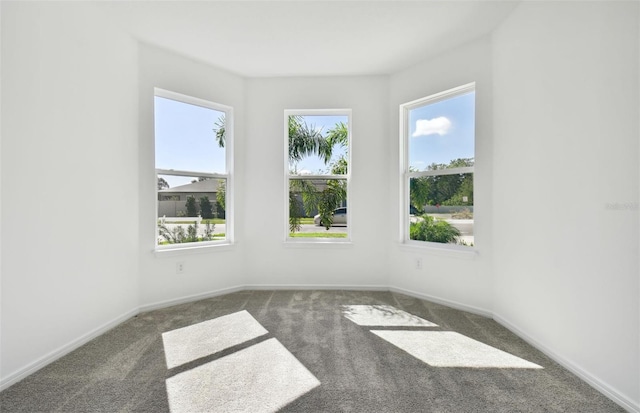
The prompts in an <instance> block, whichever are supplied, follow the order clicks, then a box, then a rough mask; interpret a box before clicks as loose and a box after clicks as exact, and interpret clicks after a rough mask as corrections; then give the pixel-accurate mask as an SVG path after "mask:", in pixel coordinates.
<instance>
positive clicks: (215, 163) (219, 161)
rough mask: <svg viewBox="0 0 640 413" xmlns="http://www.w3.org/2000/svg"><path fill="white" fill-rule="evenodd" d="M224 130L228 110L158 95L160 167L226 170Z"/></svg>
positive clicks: (217, 171) (219, 171) (209, 170)
mask: <svg viewBox="0 0 640 413" xmlns="http://www.w3.org/2000/svg"><path fill="white" fill-rule="evenodd" d="M224 131H225V113H224V112H221V111H217V110H213V109H209V108H205V107H202V106H196V105H191V104H188V103H184V102H179V101H177V100H172V99H167V98H163V97H159V96H156V97H155V137H156V168H158V169H174V170H182V171H197V172H208V173H221V174H222V173H226V164H225V148H224Z"/></svg>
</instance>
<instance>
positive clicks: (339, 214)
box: [313, 207, 347, 226]
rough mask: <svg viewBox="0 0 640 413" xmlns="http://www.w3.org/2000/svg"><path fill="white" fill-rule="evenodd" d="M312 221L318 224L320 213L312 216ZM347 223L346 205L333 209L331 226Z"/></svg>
mask: <svg viewBox="0 0 640 413" xmlns="http://www.w3.org/2000/svg"><path fill="white" fill-rule="evenodd" d="M313 223H314V224H316V225H322V224H320V214H318V215H316V216H315V217H313ZM346 225H347V207H343V208H337V209H335V210H334V211H333V226H346Z"/></svg>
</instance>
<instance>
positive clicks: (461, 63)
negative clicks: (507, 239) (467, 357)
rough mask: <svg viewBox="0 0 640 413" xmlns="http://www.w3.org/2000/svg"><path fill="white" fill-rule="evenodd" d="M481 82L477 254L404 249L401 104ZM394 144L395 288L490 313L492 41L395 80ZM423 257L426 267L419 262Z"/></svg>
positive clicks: (392, 105) (390, 236)
mask: <svg viewBox="0 0 640 413" xmlns="http://www.w3.org/2000/svg"><path fill="white" fill-rule="evenodd" d="M470 82H476V164H475V179H474V187H475V188H474V201H475V202H474V220H475V223H474V236H475V249H476V251H477V254H476V255H475V256H469V255H468V254H465V255H461V254H444V253H442V252H439V251H437V250H427V249H425V248H422V247H420V248H412V247H408V246H405V245H400V242H399V240H400V235H399V230H398V227H399V224H398V221H399V218H398V217H399V216H400V197H401V195H400V181H399V180H398V179H397V178H396V177H397V176H398V171H399V168H400V167H399V161H400V147H399V139H398V135H399V133H398V127H399V126H398V125H399V106H400V105H401V104H403V103H407V102H410V101H413V100H416V99H419V98H423V97H426V96H429V95H432V94H434V93H438V92H442V91H444V90H448V89H451V88H454V87H457V86H461V85H464V84H467V83H470ZM390 93H391V94H390V100H389V101H390V112H389V113H390V115H388V116H389V117H390V119H391V122H390V129H389V136H390V138H389V140H388V141H387V148H388V151H389V155H388V157H387V159H386V162H387V166H388V171H389V176H390V177H391V180H390V188H391V189H390V197H389V198H388V199H389V201H388V202H387V205H386V208H387V210H388V211H392V213H389V212H387V215H389V216H390V217H391V219H390V228H389V231H388V232H387V233H386V235H385V237H386V239H391V240H392V242H391V243H390V251H391V253H390V265H389V273H390V285H391V286H392V287H394V288H399V289H403V290H408V291H410V292H412V293H415V294H420V295H425V296H429V297H433V298H436V299H438V300H441V301H444V302H448V303H450V304H453V305H456V304H459V307H463V308H467V309H470V310H473V311H476V312H479V313H483V314H490V312H491V308H492V304H491V291H492V290H491V285H492V284H491V283H492V275H491V258H492V238H491V227H492V214H491V208H492V207H491V201H492V183H491V177H492V130H491V125H492V73H491V42H490V39H489V38H483V39H480V40H477V41H475V42H473V43H470V44H467V45H465V46H463V47H460V48H457V49H455V50H452V51H450V52H448V53H446V54H444V55H441V56H439V57H437V58H435V59H432V60H429V61H426V62H424V63H422V64H419V65H416V66H413V67H410V68H408V69H406V70H404V71H402V72H400V73H396V74H394V75H393V76H392V77H391V92H390ZM418 258H420V259H422V269H421V270H417V269H415V260H416V259H418Z"/></svg>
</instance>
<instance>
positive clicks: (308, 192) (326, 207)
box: [289, 179, 348, 238]
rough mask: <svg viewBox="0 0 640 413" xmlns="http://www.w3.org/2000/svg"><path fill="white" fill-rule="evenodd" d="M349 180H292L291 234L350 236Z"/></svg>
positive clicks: (295, 236) (325, 236)
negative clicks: (348, 213) (348, 210)
mask: <svg viewBox="0 0 640 413" xmlns="http://www.w3.org/2000/svg"><path fill="white" fill-rule="evenodd" d="M347 225H348V218H347V180H346V179H329V180H327V179H291V180H289V236H290V237H294V238H346V237H347Z"/></svg>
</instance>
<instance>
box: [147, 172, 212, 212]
mask: <svg viewBox="0 0 640 413" xmlns="http://www.w3.org/2000/svg"><path fill="white" fill-rule="evenodd" d="M219 188H220V180H218V179H206V180H204V181H198V182H193V183H190V184H186V185H180V186H176V187H173V188H167V189H161V190H159V191H158V216H159V217H162V216H167V217H178V216H186V214H187V207H186V203H187V198H188V197H189V196H193V197H194V198H195V199H196V206H197V208H198V211H200V198H202V197H204V196H206V197H208V198H209V201H210V202H211V205H212V206H213V214H214V216H215V217H217V218H224V208H223V207H220V206H219V205H218V204H217V198H216V197H217V194H218V191H219Z"/></svg>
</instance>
